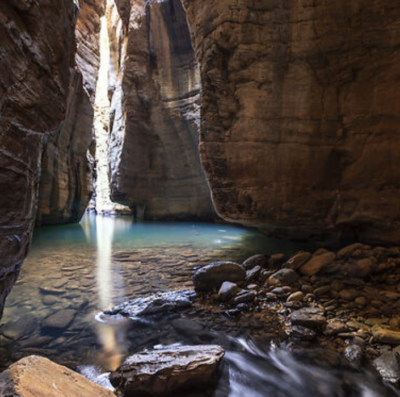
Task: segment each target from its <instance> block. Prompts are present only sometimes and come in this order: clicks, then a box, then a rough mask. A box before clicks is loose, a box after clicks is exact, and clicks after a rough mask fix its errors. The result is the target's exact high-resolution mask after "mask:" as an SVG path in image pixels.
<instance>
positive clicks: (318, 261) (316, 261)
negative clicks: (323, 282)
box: [300, 252, 335, 276]
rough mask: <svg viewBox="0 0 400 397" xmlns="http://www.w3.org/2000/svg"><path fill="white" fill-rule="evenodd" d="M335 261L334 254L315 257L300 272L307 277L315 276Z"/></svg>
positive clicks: (326, 253)
mask: <svg viewBox="0 0 400 397" xmlns="http://www.w3.org/2000/svg"><path fill="white" fill-rule="evenodd" d="M334 259H335V254H334V253H333V252H325V253H323V254H320V255H315V254H314V255H313V256H312V258H311V259H310V260H309V261H307V262H306V263H305V264H304V265H303V266H302V267H301V268H300V272H301V273H302V274H305V275H306V276H313V275H314V274H317V273H319V272H320V271H321V270H322V269H323V268H324V266H326V265H329V264H330V263H331V262H333V260H334Z"/></svg>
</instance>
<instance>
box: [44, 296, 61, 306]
mask: <svg viewBox="0 0 400 397" xmlns="http://www.w3.org/2000/svg"><path fill="white" fill-rule="evenodd" d="M59 301H60V299H59V298H57V297H56V296H54V295H44V296H43V299H42V302H43V303H44V304H45V305H47V306H51V305H54V304H55V303H56V302H59Z"/></svg>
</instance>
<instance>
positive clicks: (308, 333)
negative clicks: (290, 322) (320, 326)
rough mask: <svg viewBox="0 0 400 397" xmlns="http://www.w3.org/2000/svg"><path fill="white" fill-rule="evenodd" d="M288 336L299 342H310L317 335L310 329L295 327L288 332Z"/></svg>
mask: <svg viewBox="0 0 400 397" xmlns="http://www.w3.org/2000/svg"><path fill="white" fill-rule="evenodd" d="M290 336H293V337H295V338H298V339H301V340H306V341H311V340H313V339H315V338H316V336H317V334H316V333H315V332H314V331H313V330H312V329H310V328H307V327H303V326H301V325H295V326H293V328H292V330H291V332H290Z"/></svg>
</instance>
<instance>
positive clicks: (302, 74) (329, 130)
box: [183, 0, 400, 243]
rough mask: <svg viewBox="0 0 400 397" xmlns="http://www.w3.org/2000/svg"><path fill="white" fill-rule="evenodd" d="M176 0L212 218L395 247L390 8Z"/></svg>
mask: <svg viewBox="0 0 400 397" xmlns="http://www.w3.org/2000/svg"><path fill="white" fill-rule="evenodd" d="M183 4H184V7H185V8H186V10H187V16H188V21H189V25H190V28H191V32H192V35H193V41H194V46H195V52H196V55H197V58H198V60H199V63H200V65H201V76H202V85H203V96H202V126H201V157H202V160H203V164H204V167H205V170H206V173H207V176H208V179H209V183H210V185H211V189H212V193H213V199H214V203H215V206H216V209H217V212H218V213H219V215H221V216H222V217H223V218H225V219H227V220H231V221H235V222H240V223H243V224H246V225H252V226H254V225H255V226H258V227H260V228H262V229H263V230H265V231H266V232H268V233H271V234H275V235H281V236H290V237H294V238H309V237H315V236H317V237H321V236H323V235H326V234H331V233H333V234H335V235H344V236H349V237H359V238H360V239H361V240H364V241H373V242H381V241H383V242H389V243H390V242H398V241H399V238H400V228H399V221H400V206H399V205H398V203H399V200H400V185H399V181H400V156H399V155H398V152H399V149H400V134H399V132H398V130H399V125H400V69H399V67H398V64H399V62H400V52H399V51H398V46H399V44H400V6H399V5H398V4H394V3H393V2H392V1H390V0H371V1H370V2H368V7H366V6H365V4H364V3H363V2H362V1H346V0H338V1H322V2H319V1H314V0H302V1H294V0H283V1H281V0H267V1H265V0H209V1H196V0H183Z"/></svg>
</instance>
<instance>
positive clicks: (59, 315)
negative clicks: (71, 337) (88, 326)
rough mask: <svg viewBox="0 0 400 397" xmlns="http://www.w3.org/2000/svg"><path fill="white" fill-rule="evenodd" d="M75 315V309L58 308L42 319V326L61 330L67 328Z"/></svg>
mask: <svg viewBox="0 0 400 397" xmlns="http://www.w3.org/2000/svg"><path fill="white" fill-rule="evenodd" d="M75 315H76V311H75V310H72V309H67V310H60V311H58V312H56V313H53V314H51V315H50V316H48V317H46V318H45V319H44V320H43V324H42V326H43V328H48V329H55V330H62V329H64V328H67V327H68V326H69V325H70V324H71V323H72V321H73V320H74V317H75Z"/></svg>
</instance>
